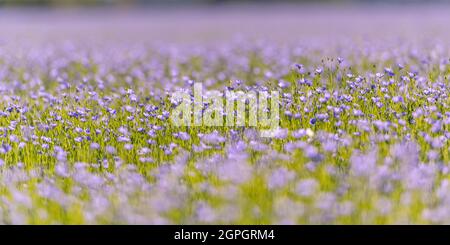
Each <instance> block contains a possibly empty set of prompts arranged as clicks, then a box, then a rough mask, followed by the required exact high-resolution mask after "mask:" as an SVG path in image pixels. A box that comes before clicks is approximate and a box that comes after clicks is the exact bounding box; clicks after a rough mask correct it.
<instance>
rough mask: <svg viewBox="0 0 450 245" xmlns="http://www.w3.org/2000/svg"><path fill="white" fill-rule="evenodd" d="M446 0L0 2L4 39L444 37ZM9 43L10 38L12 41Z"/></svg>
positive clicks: (449, 15)
mask: <svg viewBox="0 0 450 245" xmlns="http://www.w3.org/2000/svg"><path fill="white" fill-rule="evenodd" d="M448 23H450V1H446V0H427V1H419V0H259V1H250V0H247V1H245V0H244V1H238V0H0V45H1V43H2V42H3V43H5V40H27V39H33V40H38V39H41V40H50V39H51V40H58V39H67V40H76V39H79V40H83V41H86V40H89V39H94V38H95V39H99V40H105V38H109V40H119V41H120V40H123V41H135V40H138V41H162V42H171V43H179V42H192V43H198V42H211V41H227V40H230V39H232V38H235V37H245V38H255V39H269V40H275V41H283V42H288V41H296V40H306V39H309V40H313V39H320V40H322V41H323V40H328V41H333V40H336V39H340V38H361V37H363V38H372V39H384V38H410V39H413V38H414V39H417V38H421V39H424V38H434V39H445V40H447V39H448V40H450V38H449V36H450V32H448ZM10 43H14V41H10Z"/></svg>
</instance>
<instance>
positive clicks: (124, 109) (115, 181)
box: [0, 40, 450, 224]
mask: <svg viewBox="0 0 450 245" xmlns="http://www.w3.org/2000/svg"><path fill="white" fill-rule="evenodd" d="M320 44H321V43H320V42H317V41H316V42H314V43H309V42H306V41H304V42H299V43H291V44H289V45H279V44H275V43H271V42H252V41H242V40H240V41H233V42H231V41H230V42H225V43H221V44H211V45H207V46H202V45H180V46H177V45H173V46H170V45H158V44H148V43H140V44H136V43H134V44H133V45H130V44H128V43H112V42H105V43H102V44H101V45H99V44H95V43H83V42H72V43H70V42H64V43H61V42H54V43H46V44H42V45H29V46H20V47H19V46H17V47H15V48H1V47H0V200H1V201H0V223H4V224H22V223H31V224H60V223H63V224H79V223H88V224H101V223H108V224H111V223H115V224H117V223H127V224H128V223H129V224H135V223H139V224H178V223H183V224H186V223H187V224H197V223H200V224H211V223H226V224H228V223H239V224H241V223H242V224H249V223H250V224H254V223H257V224H297V223H306V224H324V223H326V224H330V223H331V224H348V223H365V224H372V223H380V224H384V223H450V168H449V165H448V164H449V163H450V151H449V146H450V141H449V139H450V126H449V124H450V108H449V106H450V100H449V92H450V91H449V90H450V84H449V80H448V76H449V74H450V64H449V63H450V60H449V58H450V47H449V46H448V45H443V44H441V43H439V42H429V41H428V42H425V41H424V42H417V43H414V44H413V43H410V42H408V41H392V42H383V43H381V44H380V43H377V42H370V41H367V42H353V41H342V42H340V43H339V44H336V45H320ZM350 47H351V48H350ZM196 82H201V83H202V84H203V86H204V87H205V88H209V89H217V90H221V91H236V90H240V91H244V92H245V91H271V90H272V91H273V90H275V91H278V92H279V93H280V97H281V101H280V104H279V106H280V129H279V130H278V131H277V133H276V134H275V135H274V136H275V137H273V138H262V137H260V135H259V133H258V132H259V131H258V130H259V129H258V128H257V127H252V126H235V127H186V126H183V127H175V126H173V125H171V123H170V120H169V117H170V114H171V110H172V109H173V108H174V107H175V106H176V104H175V103H174V102H173V101H171V99H170V98H171V94H172V93H174V92H175V91H179V90H180V89H183V90H186V91H189V90H191V88H192V86H193V84H194V83H196ZM251 109H252V108H248V110H251Z"/></svg>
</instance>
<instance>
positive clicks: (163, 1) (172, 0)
mask: <svg viewBox="0 0 450 245" xmlns="http://www.w3.org/2000/svg"><path fill="white" fill-rule="evenodd" d="M433 2H434V3H446V2H449V1H447V0H256V1H255V0H0V4H1V5H2V6H52V7H61V6H145V5H147V6H151V5H192V4H208V5H215V4H235V3H246V4H248V3H252V4H268V3H270V4H275V3H277V4H279V3H309V4H312V3H321V4H324V3H334V4H336V3H341V4H342V3H344V4H355V3H363V4H374V3H382V4H405V3H415V4H419V3H421V4H430V3H433Z"/></svg>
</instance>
